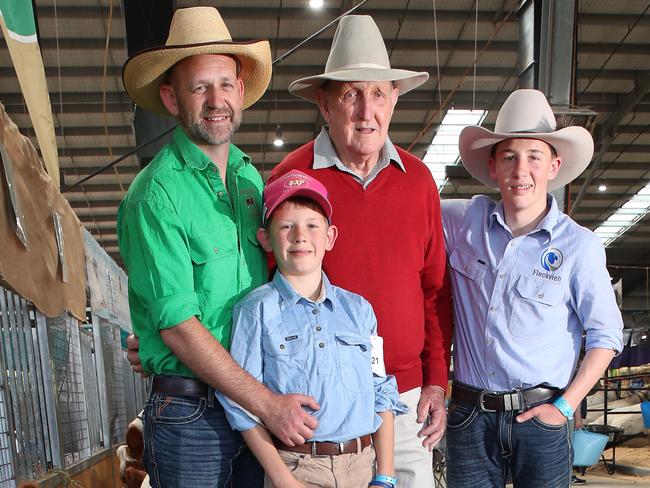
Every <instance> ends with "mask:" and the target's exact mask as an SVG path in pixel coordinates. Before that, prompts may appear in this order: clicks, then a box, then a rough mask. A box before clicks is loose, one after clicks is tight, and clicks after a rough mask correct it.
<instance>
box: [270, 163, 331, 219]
mask: <svg viewBox="0 0 650 488" xmlns="http://www.w3.org/2000/svg"><path fill="white" fill-rule="evenodd" d="M291 197H305V198H310V199H312V200H313V201H315V202H316V203H317V204H318V205H320V207H321V208H322V209H323V212H325V215H326V216H327V220H329V221H331V220H332V204H331V203H330V202H329V200H328V199H327V188H325V185H323V184H322V183H321V182H320V181H318V180H317V179H316V178H313V177H311V176H309V175H307V174H305V173H303V172H302V171H297V170H295V171H290V172H289V173H287V174H285V175H283V176H281V177H280V178H278V179H277V180H275V181H273V182H272V183H269V184H268V185H267V186H266V188H264V222H266V221H267V220H268V218H269V216H270V215H271V213H273V211H274V210H275V209H276V208H277V207H278V205H280V204H281V203H282V202H284V201H285V200H287V199H289V198H291Z"/></svg>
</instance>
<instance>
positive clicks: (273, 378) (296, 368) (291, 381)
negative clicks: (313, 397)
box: [262, 331, 307, 394]
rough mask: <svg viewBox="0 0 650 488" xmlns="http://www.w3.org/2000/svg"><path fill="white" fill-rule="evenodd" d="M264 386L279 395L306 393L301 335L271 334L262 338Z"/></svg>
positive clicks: (289, 333) (303, 344)
mask: <svg viewBox="0 0 650 488" xmlns="http://www.w3.org/2000/svg"><path fill="white" fill-rule="evenodd" d="M262 347H263V349H264V354H263V356H264V384H265V385H267V386H269V387H271V389H272V390H275V391H278V392H279V393H302V394H305V393H307V373H306V361H305V355H306V345H305V341H304V339H303V336H302V334H299V333H292V332H286V331H285V332H282V333H273V334H269V335H266V336H264V337H263V338H262Z"/></svg>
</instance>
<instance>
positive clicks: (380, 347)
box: [370, 336, 386, 378]
mask: <svg viewBox="0 0 650 488" xmlns="http://www.w3.org/2000/svg"><path fill="white" fill-rule="evenodd" d="M370 342H371V343H372V351H371V352H370V355H371V356H372V374H374V375H375V376H379V377H381V378H383V377H384V376H386V366H385V365H384V338H383V337H381V336H370Z"/></svg>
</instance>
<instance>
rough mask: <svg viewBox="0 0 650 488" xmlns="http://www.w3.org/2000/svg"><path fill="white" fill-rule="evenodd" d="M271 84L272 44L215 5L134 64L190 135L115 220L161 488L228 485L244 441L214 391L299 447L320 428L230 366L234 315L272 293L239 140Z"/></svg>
mask: <svg viewBox="0 0 650 488" xmlns="http://www.w3.org/2000/svg"><path fill="white" fill-rule="evenodd" d="M270 75H271V56H270V50H269V45H268V42H267V41H265V40H264V41H256V42H250V43H235V42H232V40H231V38H230V34H229V33H228V29H227V28H226V26H225V24H224V23H223V21H222V19H221V17H220V15H219V13H218V11H217V10H216V9H214V8H211V7H196V8H188V9H179V10H178V11H177V12H176V13H175V14H174V18H173V19H172V24H171V27H170V32H169V37H168V39H167V43H166V44H165V46H162V47H157V48H153V49H149V50H147V51H143V52H140V53H138V54H136V55H134V56H133V57H131V58H130V59H129V60H127V62H126V64H125V65H124V73H123V78H124V85H125V88H126V91H127V92H128V94H129V96H131V98H132V99H133V100H134V102H135V103H136V104H138V105H140V106H142V107H144V108H147V109H149V110H152V111H154V112H158V113H161V114H164V115H172V116H174V117H176V119H177V120H178V124H179V127H178V128H177V129H176V131H175V132H174V135H173V137H172V141H171V142H170V143H169V144H168V145H167V146H165V147H164V148H163V149H162V150H161V151H160V152H159V153H158V155H157V156H156V157H155V158H154V159H153V161H152V162H151V163H150V164H149V165H148V166H147V167H146V168H145V169H144V170H143V171H141V172H140V174H139V175H138V176H137V177H136V178H135V180H134V181H133V184H132V185H131V187H130V188H129V191H128V193H127V195H126V197H125V198H124V201H123V202H122V204H121V205H120V209H119V211H118V241H119V246H120V252H121V254H122V257H123V258H124V262H125V264H126V267H127V269H128V272H129V304H130V308H131V319H132V323H133V328H134V331H135V333H136V334H137V335H138V336H139V338H140V351H139V355H140V360H141V362H142V368H143V369H144V370H145V371H146V372H147V373H150V374H153V375H154V378H153V383H152V392H151V396H150V398H149V400H148V402H147V404H146V405H145V411H144V425H145V430H144V437H145V451H144V455H143V461H144V464H145V467H146V469H147V472H148V474H149V476H150V480H151V484H152V486H165V487H176V486H178V487H181V486H182V487H188V486H197V487H198V486H219V487H220V486H226V483H227V482H228V479H229V477H230V466H231V461H232V459H233V457H234V456H235V454H236V453H237V452H238V450H239V448H240V445H241V439H240V437H239V434H238V433H235V432H234V431H232V430H231V429H230V426H229V425H228V423H227V421H226V418H225V414H224V411H223V408H222V407H221V406H220V404H219V402H218V401H216V399H215V396H214V389H218V390H220V391H222V392H223V393H224V394H225V395H227V396H229V397H230V398H232V399H233V400H235V401H237V402H238V403H240V404H241V405H242V406H243V407H244V408H245V409H247V410H248V411H250V412H252V414H254V415H256V416H257V417H259V418H260V419H261V421H262V422H264V424H265V425H266V427H267V428H269V429H270V430H271V431H272V432H274V434H275V435H276V436H278V437H279V438H280V439H282V441H283V442H288V443H290V445H293V444H294V443H302V442H303V441H304V440H305V439H306V438H309V437H311V435H312V432H313V429H314V428H315V427H316V420H315V419H314V418H313V417H311V416H310V415H308V414H307V413H306V412H305V410H304V409H303V408H302V407H303V406H304V407H307V408H308V409H318V408H319V406H318V404H317V403H316V401H315V400H314V399H313V398H311V397H306V396H303V395H285V396H282V395H277V394H274V393H272V392H270V391H269V390H267V389H266V388H265V387H264V386H263V385H262V384H261V383H258V382H257V381H256V380H255V379H254V378H253V377H251V376H249V375H248V374H247V373H246V372H245V371H244V370H242V369H241V368H240V367H239V366H238V365H237V363H235V362H234V361H233V360H232V358H231V357H230V355H229V354H228V347H229V346H230V334H231V326H232V319H231V312H232V307H233V305H234V304H235V303H236V302H237V301H238V300H239V299H240V298H241V297H243V296H244V295H245V294H246V293H247V292H248V291H250V290H251V289H253V288H255V287H257V286H259V285H261V284H262V283H264V282H266V281H267V268H266V262H265V259H264V254H263V252H262V250H261V248H260V246H259V244H258V242H257V238H256V231H257V228H258V227H259V226H260V222H261V205H262V202H261V193H262V180H261V178H260V176H259V174H258V173H257V171H256V170H255V168H254V167H253V166H252V164H251V162H250V158H249V157H248V156H246V155H245V154H244V153H243V152H241V151H240V150H239V149H238V148H237V147H235V146H234V145H232V144H230V139H231V137H232V136H233V134H234V133H235V131H236V130H237V128H238V127H239V124H240V122H241V112H242V109H243V108H246V107H248V106H249V105H251V104H252V103H254V102H255V101H256V100H257V99H258V98H259V97H260V96H261V95H262V94H263V92H264V90H265V89H266V87H267V85H268V82H269V80H270Z"/></svg>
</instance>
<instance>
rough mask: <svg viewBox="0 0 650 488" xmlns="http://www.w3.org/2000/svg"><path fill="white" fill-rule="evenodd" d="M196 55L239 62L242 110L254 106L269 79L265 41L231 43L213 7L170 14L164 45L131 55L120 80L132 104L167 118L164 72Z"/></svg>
mask: <svg viewBox="0 0 650 488" xmlns="http://www.w3.org/2000/svg"><path fill="white" fill-rule="evenodd" d="M197 54H224V55H229V56H235V57H236V58H237V59H238V60H239V62H240V63H241V66H240V71H239V77H240V78H241V79H242V81H243V82H244V88H245V89H244V108H246V107H249V106H250V105H252V104H253V103H255V102H256V101H257V100H258V99H259V98H260V97H261V96H262V95H263V94H264V91H265V90H266V87H267V86H268V85H269V81H270V80H271V49H270V46H269V41H267V40H266V39H258V40H255V41H249V42H233V40H232V37H230V32H229V31H228V27H226V24H225V23H224V21H223V19H222V18H221V15H220V14H219V11H218V10H217V9H216V8H214V7H192V8H181V9H178V10H176V12H174V17H173V18H172V23H171V25H170V27H169V36H168V37H167V42H165V45H164V46H157V47H154V48H151V49H146V50H144V51H140V52H139V53H136V54H134V55H133V56H131V57H130V58H129V59H127V60H126V63H124V69H123V70H122V81H123V82H124V88H125V89H126V92H127V93H128V94H129V96H130V97H131V98H132V99H133V101H134V102H135V103H136V104H138V105H140V106H141V107H144V108H146V109H147V110H151V111H152V112H156V113H159V114H162V115H170V113H169V112H168V111H167V109H166V108H165V105H163V103H162V100H161V99H160V85H161V84H162V83H163V81H164V78H165V73H166V72H167V70H168V69H169V68H171V67H172V66H174V65H175V64H176V63H178V62H179V61H181V60H182V59H185V58H188V57H190V56H195V55H197Z"/></svg>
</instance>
